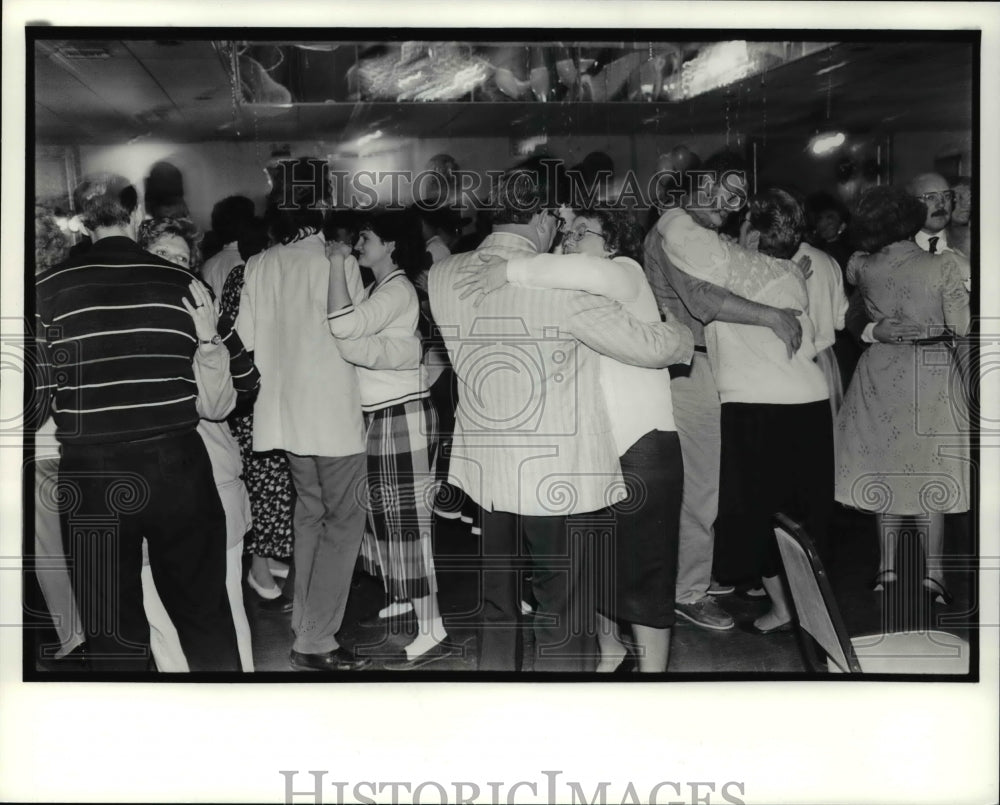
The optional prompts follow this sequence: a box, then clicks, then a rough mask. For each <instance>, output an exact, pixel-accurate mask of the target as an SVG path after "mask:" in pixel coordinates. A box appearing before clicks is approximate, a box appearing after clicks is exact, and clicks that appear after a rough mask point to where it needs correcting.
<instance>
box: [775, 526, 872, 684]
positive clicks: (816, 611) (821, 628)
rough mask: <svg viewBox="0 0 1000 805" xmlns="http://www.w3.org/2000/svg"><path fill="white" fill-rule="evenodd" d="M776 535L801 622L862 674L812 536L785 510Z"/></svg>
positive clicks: (838, 661)
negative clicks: (785, 513) (785, 512)
mask: <svg viewBox="0 0 1000 805" xmlns="http://www.w3.org/2000/svg"><path fill="white" fill-rule="evenodd" d="M774 536H775V538H776V539H777V540H778V550H779V551H780V552H781V561H782V564H783V565H784V567H785V576H786V577H787V579H788V586H789V588H790V589H791V592H792V599H793V600H794V601H795V610H796V613H797V614H798V619H799V626H800V627H801V628H802V630H803V631H805V632H806V633H807V634H809V635H810V636H811V637H812V638H813V639H814V640H815V641H816V642H817V643H819V645H820V646H821V647H822V648H823V650H824V651H825V652H826V653H827V655H828V656H829V657H830V659H831V660H832V661H833V663H834V664H835V665H836V666H837V667H838V668H839V669H840V670H841V671H842V672H844V673H850V674H860V673H861V666H860V665H859V664H858V658H857V656H856V655H855V653H854V647H853V646H852V645H851V639H850V637H849V636H848V634H847V629H846V627H845V626H844V620H843V618H842V617H841V614H840V608H839V607H838V606H837V601H836V599H835V598H834V597H833V588H832V587H831V586H830V579H829V577H828V576H827V574H826V569H825V568H824V567H823V562H822V561H821V560H820V558H819V554H817V553H816V546H815V545H814V544H813V541H812V539H810V537H809V535H808V534H806V532H805V529H803V528H802V526H800V525H799V524H798V523H796V522H794V521H793V520H791V519H790V518H789V517H786V516H785V515H783V514H777V515H775V517H774ZM813 670H817V669H815V668H814V669H813Z"/></svg>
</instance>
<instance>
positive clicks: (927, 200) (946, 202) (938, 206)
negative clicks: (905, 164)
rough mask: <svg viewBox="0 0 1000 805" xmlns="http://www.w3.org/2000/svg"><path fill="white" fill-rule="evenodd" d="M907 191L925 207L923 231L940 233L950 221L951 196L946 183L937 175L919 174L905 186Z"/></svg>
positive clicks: (945, 180)
mask: <svg viewBox="0 0 1000 805" xmlns="http://www.w3.org/2000/svg"><path fill="white" fill-rule="evenodd" d="M906 189H907V191H909V193H910V194H911V195H912V196H914V197H915V198H918V199H920V200H921V201H922V202H923V203H924V204H925V205H926V207H927V219H926V220H925V221H924V226H923V231H924V232H928V233H931V234H933V233H935V232H940V231H941V230H942V229H944V228H945V227H946V226H948V221H950V220H951V208H952V194H951V188H950V187H949V186H948V181H947V179H945V178H944V177H943V176H942V175H941V174H939V173H921V174H920V175H919V176H914V177H913V179H911V180H910V182H909V184H907V185H906Z"/></svg>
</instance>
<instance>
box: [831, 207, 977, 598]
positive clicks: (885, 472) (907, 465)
mask: <svg viewBox="0 0 1000 805" xmlns="http://www.w3.org/2000/svg"><path fill="white" fill-rule="evenodd" d="M926 216H927V210H926V207H925V206H924V204H923V202H921V201H919V200H918V199H916V198H914V197H912V196H911V195H909V194H908V193H906V192H905V191H904V190H903V189H901V188H896V187H874V188H872V189H871V190H869V191H868V192H867V193H865V195H864V196H862V197H861V199H860V201H859V202H858V206H857V209H856V210H855V212H854V215H853V217H852V218H851V223H850V234H851V239H852V240H853V241H854V245H855V246H856V248H858V249H860V250H861V251H862V252H865V253H863V254H855V255H854V256H853V257H852V258H851V260H850V262H849V263H848V265H847V280H848V282H851V283H853V284H855V285H857V287H858V289H859V291H860V292H861V295H862V297H863V299H864V303H865V308H866V311H867V314H868V317H869V319H870V320H871V321H879V320H880V319H883V318H886V317H898V318H900V319H903V320H909V321H912V322H915V323H917V324H918V325H920V327H921V328H922V330H923V336H922V338H920V339H917V340H916V341H904V340H902V338H899V339H897V342H896V343H881V342H880V343H875V344H872V345H871V346H870V347H869V348H868V349H867V350H866V351H865V353H864V354H863V355H862V356H861V360H860V361H859V362H858V367H857V369H856V371H855V373H854V378H853V379H852V380H851V384H850V386H849V387H848V389H847V393H846V394H845V396H844V404H843V407H842V408H841V410H840V415H839V417H838V419H837V432H838V446H837V481H836V483H837V488H836V496H837V500H838V501H840V502H841V503H844V504H845V505H848V506H853V507H855V508H858V509H863V510H866V511H874V512H875V513H876V515H877V522H878V530H879V538H880V544H879V548H880V557H881V558H880V560H879V567H878V571H877V573H876V576H875V579H874V581H873V589H874V590H875V591H881V590H883V589H884V588H885V586H886V585H887V584H890V583H892V582H894V581H896V579H897V576H896V569H895V567H896V566H895V561H896V537H897V534H898V531H899V528H898V526H899V525H901V524H902V521H906V520H910V519H912V518H924V517H926V518H927V521H928V525H927V541H926V545H925V546H924V547H925V551H926V571H925V575H924V578H923V581H922V584H923V587H924V589H925V590H926V591H927V592H928V593H929V594H930V595H931V597H932V598H933V599H934V600H935V601H936V602H937V603H941V604H947V603H949V602H950V601H951V594H950V593H949V592H948V588H947V586H946V585H945V580H944V568H943V566H942V561H941V560H942V546H943V541H944V515H945V514H948V513H956V512H965V511H968V509H969V496H968V488H969V439H968V433H969V428H968V417H969V412H968V410H967V406H966V401H965V397H964V395H963V394H962V393H961V382H959V383H956V380H958V379H960V378H961V377H962V375H961V373H960V372H958V371H957V366H956V363H955V358H954V352H953V350H951V349H949V347H948V339H950V338H951V337H952V336H954V335H957V336H963V335H965V334H966V333H967V332H968V329H969V325H970V312H969V293H968V291H967V290H966V286H965V284H964V283H963V279H964V278H965V277H967V276H968V263H967V262H966V261H965V260H964V258H962V257H961V256H960V255H957V254H954V253H952V252H944V253H941V254H930V253H928V252H925V251H924V250H923V249H921V248H920V247H919V246H918V245H917V244H916V242H915V241H914V235H916V233H917V232H918V231H919V230H920V228H921V226H922V225H923V222H924V220H925V218H926Z"/></svg>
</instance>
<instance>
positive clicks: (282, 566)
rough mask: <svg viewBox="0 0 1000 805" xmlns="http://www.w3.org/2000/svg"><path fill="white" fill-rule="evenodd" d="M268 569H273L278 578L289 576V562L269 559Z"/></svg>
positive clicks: (273, 573) (273, 574) (272, 571)
mask: <svg viewBox="0 0 1000 805" xmlns="http://www.w3.org/2000/svg"><path fill="white" fill-rule="evenodd" d="M267 567H268V570H270V571H271V575H272V576H274V578H276V579H287V578H288V564H287V563H285V562H282V561H280V560H278V559H268V560H267Z"/></svg>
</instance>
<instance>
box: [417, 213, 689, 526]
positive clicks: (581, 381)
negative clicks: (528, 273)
mask: <svg viewBox="0 0 1000 805" xmlns="http://www.w3.org/2000/svg"><path fill="white" fill-rule="evenodd" d="M482 252H489V253H495V254H499V255H502V256H504V257H507V258H508V259H512V258H516V257H527V256H531V255H532V254H535V253H536V249H535V247H534V245H533V244H532V242H531V241H529V240H527V239H526V238H523V237H521V236H520V235H515V234H512V233H508V232H496V233H494V234H492V235H490V236H489V237H488V238H486V240H484V241H483V243H482V245H481V246H480V248H479V250H478V251H475V252H468V253H465V254H457V255H452V256H451V257H448V258H446V259H444V260H442V261H441V262H439V263H436V264H435V265H434V266H432V267H431V271H430V278H429V291H430V303H431V310H432V312H433V314H434V320H435V321H436V322H437V324H438V327H439V328H440V330H441V333H442V335H443V337H444V340H445V345H446V347H447V349H448V355H449V358H450V359H451V364H452V366H453V367H454V369H455V373H456V374H457V376H458V381H459V402H458V408H457V411H456V414H455V434H454V439H453V448H452V455H451V462H450V476H449V481H450V482H451V483H452V484H454V485H455V486H458V487H459V488H461V489H462V490H464V491H465V492H466V494H468V495H469V496H470V497H471V498H472V499H473V500H475V501H476V502H477V503H478V504H479V505H480V506H482V507H483V508H485V509H487V510H499V511H508V512H514V513H518V514H525V515H533V516H556V515H566V514H577V513H583V512H591V511H597V510H599V509H602V508H604V507H605V506H608V505H610V504H612V503H616V502H618V501H619V500H621V499H622V498H624V496H625V491H624V488H623V486H622V483H621V481H622V477H621V469H620V466H619V463H618V450H617V448H616V445H615V439H614V435H613V431H612V427H611V422H610V419H609V416H608V412H607V409H606V406H605V402H604V395H603V394H602V393H601V389H600V381H599V353H600V354H606V355H608V356H610V357H612V358H615V359H616V360H619V361H622V362H625V363H631V364H634V365H638V366H646V367H650V368H661V367H664V366H668V365H670V364H672V363H680V362H686V361H688V360H690V358H691V353H692V350H693V341H692V338H691V333H690V331H688V330H687V329H686V328H680V330H678V328H676V327H671V326H668V325H664V324H661V323H655V324H647V323H644V322H641V321H639V320H638V319H635V318H633V317H632V316H630V315H629V314H627V313H626V312H625V311H624V310H623V308H622V306H621V305H620V304H618V303H617V302H613V301H611V300H609V299H607V298H605V297H602V296H595V295H591V294H587V293H583V292H580V291H565V290H536V289H532V288H524V287H519V286H516V285H506V286H504V287H503V288H501V289H500V290H498V291H495V292H494V293H492V294H489V295H488V296H487V297H486V298H485V300H484V302H483V303H482V305H481V306H480V307H478V308H476V307H473V304H472V297H469V298H468V299H464V300H460V299H459V296H460V294H461V289H459V290H455V289H454V288H453V286H454V284H455V282H456V281H457V280H458V279H459V278H460V276H461V275H460V273H459V272H460V271H461V270H462V269H463V268H466V267H468V266H478V265H480V263H481V261H480V259H479V254H480V253H482Z"/></svg>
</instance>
